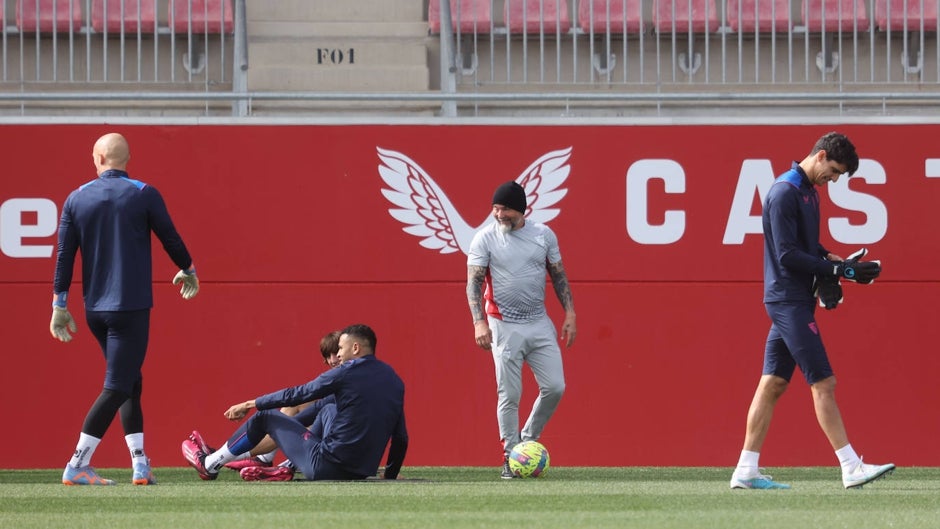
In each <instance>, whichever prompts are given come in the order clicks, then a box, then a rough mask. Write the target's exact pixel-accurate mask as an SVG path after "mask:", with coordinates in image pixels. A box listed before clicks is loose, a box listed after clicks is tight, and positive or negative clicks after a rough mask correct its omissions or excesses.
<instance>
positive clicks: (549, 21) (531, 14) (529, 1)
mask: <svg viewBox="0 0 940 529" xmlns="http://www.w3.org/2000/svg"><path fill="white" fill-rule="evenodd" d="M505 8H506V9H505V19H504V20H505V22H506V27H507V28H508V29H509V33H536V34H537V33H540V32H541V33H545V34H554V33H567V32H568V30H569V29H571V18H570V16H569V15H568V0H506V5H505Z"/></svg>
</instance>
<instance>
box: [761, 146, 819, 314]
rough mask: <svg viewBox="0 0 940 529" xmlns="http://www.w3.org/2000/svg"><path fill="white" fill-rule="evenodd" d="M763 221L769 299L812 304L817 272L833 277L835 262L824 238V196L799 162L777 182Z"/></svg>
mask: <svg viewBox="0 0 940 529" xmlns="http://www.w3.org/2000/svg"><path fill="white" fill-rule="evenodd" d="M762 220H763V225H764V303H772V302H778V301H809V302H811V303H812V302H813V280H814V276H815V275H817V274H818V275H826V274H828V275H832V264H831V263H830V262H829V261H827V260H826V259H825V257H826V255H828V254H829V250H826V249H825V248H824V247H823V246H822V244H820V242H819V220H820V216H819V194H818V193H817V192H816V188H815V186H814V185H813V184H812V182H810V181H809V178H808V177H807V176H806V173H805V172H804V171H803V169H802V168H801V167H800V166H799V164H797V163H796V162H794V163H793V166H792V167H791V168H790V170H789V171H787V172H785V173H783V174H782V175H780V176H779V177H777V180H776V181H774V185H773V186H771V188H770V192H769V193H767V198H766V200H765V201H764V211H763V214H762ZM827 263H829V264H827Z"/></svg>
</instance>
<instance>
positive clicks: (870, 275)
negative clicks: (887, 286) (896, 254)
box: [833, 248, 881, 285]
mask: <svg viewBox="0 0 940 529" xmlns="http://www.w3.org/2000/svg"><path fill="white" fill-rule="evenodd" d="M867 253H868V249H866V248H862V249H861V250H859V251H857V252H855V253H853V254H852V255H850V256H849V258H848V259H846V260H845V261H842V262H837V263H835V268H834V269H833V270H834V272H835V274H834V275H835V276H836V277H844V278H846V279H848V280H849V281H855V282H856V283H861V284H863V285H867V284H869V283H871V282H872V281H874V280H875V278H876V277H878V276H879V275H880V274H881V261H860V259H861V258H862V257H865V255H866V254H867Z"/></svg>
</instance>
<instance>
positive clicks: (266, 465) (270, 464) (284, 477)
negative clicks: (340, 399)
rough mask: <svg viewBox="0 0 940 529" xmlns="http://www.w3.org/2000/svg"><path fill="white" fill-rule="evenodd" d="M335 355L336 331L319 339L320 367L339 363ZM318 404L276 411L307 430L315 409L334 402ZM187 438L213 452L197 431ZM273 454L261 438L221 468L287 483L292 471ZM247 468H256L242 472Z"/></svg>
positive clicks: (268, 442) (273, 447) (266, 440)
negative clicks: (277, 462)
mask: <svg viewBox="0 0 940 529" xmlns="http://www.w3.org/2000/svg"><path fill="white" fill-rule="evenodd" d="M338 352H339V331H333V332H330V333H329V334H327V335H326V336H324V337H323V338H322V339H321V340H320V354H321V355H322V356H323V363H324V364H326V365H328V366H330V367H331V368H333V367H336V366H338V365H339V363H340V362H339V357H338V356H337V353H338ZM324 400H325V401H324ZM321 401H324V402H322V403H321V404H319V405H316V403H315V402H305V403H303V404H299V405H297V406H285V407H283V408H281V409H280V412H281V413H283V414H285V415H288V416H291V417H296V418H297V420H298V421H300V422H301V423H302V424H303V425H304V426H306V427H308V428H309V427H310V426H312V425H313V422H314V420H315V419H316V417H317V414H318V413H319V410H320V409H322V404H325V403H328V402H335V401H334V400H333V398H332V397H327V398H326V399H321ZM317 402H320V401H317ZM189 439H190V440H191V441H193V442H194V443H196V444H197V445H198V446H200V447H201V448H202V449H203V451H204V452H206V453H207V454H208V453H211V452H214V451H215V449H214V448H210V447H209V444H208V443H207V442H206V441H205V439H204V438H203V436H202V434H201V433H199V431H198V430H193V433H192V434H191V435H190V436H189ZM276 452H277V445H276V444H275V443H274V439H271V436H265V438H264V439H262V440H261V442H260V443H258V446H256V447H254V448H253V449H252V450H251V451H250V452H249V453H246V454H242V456H241V457H240V458H239V459H236V460H234V461H231V462H229V463H226V465H225V467H226V468H230V469H232V470H235V471H238V472H239V474H240V475H241V476H242V478H243V479H246V480H249V481H254V480H264V481H289V480H291V479H293V477H294V470H295V469H294V466H293V463H291V461H290V459H286V460H284V461H282V462H281V463H280V464H279V465H278V466H277V467H274V455H275V453H276ZM251 467H259V468H254V469H252V470H245V469H246V468H251Z"/></svg>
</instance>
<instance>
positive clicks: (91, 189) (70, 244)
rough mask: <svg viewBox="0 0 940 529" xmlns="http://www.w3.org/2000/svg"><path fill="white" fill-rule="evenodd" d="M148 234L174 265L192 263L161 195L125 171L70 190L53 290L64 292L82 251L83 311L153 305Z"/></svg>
mask: <svg viewBox="0 0 940 529" xmlns="http://www.w3.org/2000/svg"><path fill="white" fill-rule="evenodd" d="M151 231H152V232H153V233H154V234H156V236H157V238H158V239H159V240H160V242H161V243H162V244H163V248H164V249H165V250H166V252H167V254H168V255H169V256H170V259H172V260H173V262H174V263H175V264H176V266H178V267H179V268H180V269H182V270H185V269H188V268H189V267H190V266H191V265H192V262H193V261H192V258H191V257H190V256H189V251H188V250H187V249H186V245H185V244H183V239H182V238H180V236H179V234H178V233H177V232H176V228H175V227H174V226H173V221H172V220H171V219H170V214H169V212H167V209H166V204H165V203H164V202H163V197H162V196H161V195H160V192H159V191H157V190H156V189H155V188H154V187H153V186H149V185H147V184H145V183H143V182H140V181H138V180H132V179H130V178H128V176H127V173H126V172H124V171H119V170H116V169H110V170H107V171H104V172H102V173H101V174H100V175H99V176H98V178H97V179H95V180H92V181H91V182H88V183H87V184H84V185H83V186H81V187H79V188H78V189H76V190H75V191H73V192H72V193H71V194H70V195H69V197H68V198H67V199H66V200H65V205H64V206H63V207H62V217H61V219H60V220H59V246H58V255H57V256H56V267H55V282H54V292H55V293H56V294H58V293H60V292H67V291H68V289H69V287H70V286H71V284H72V273H73V269H74V266H75V254H76V252H78V251H79V250H80V251H81V254H82V294H83V296H84V298H85V310H88V311H128V310H141V309H149V308H151V307H153V273H152V269H153V264H152V261H151V251H150V233H151Z"/></svg>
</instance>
